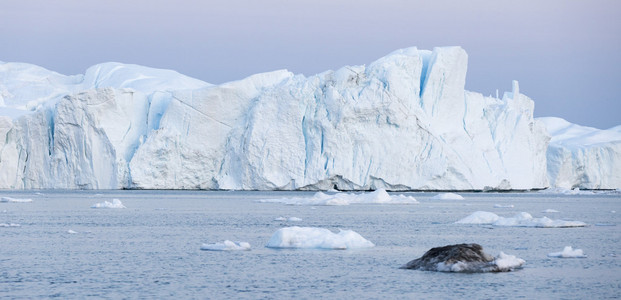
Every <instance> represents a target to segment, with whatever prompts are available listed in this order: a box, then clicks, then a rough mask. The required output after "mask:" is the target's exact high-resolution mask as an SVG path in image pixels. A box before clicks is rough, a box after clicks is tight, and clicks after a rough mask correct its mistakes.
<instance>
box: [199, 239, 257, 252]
mask: <svg viewBox="0 0 621 300" xmlns="http://www.w3.org/2000/svg"><path fill="white" fill-rule="evenodd" d="M250 248H251V247H250V244H249V243H247V242H233V241H229V240H226V241H224V242H222V243H215V244H202V245H201V250H203V251H249V250H250Z"/></svg>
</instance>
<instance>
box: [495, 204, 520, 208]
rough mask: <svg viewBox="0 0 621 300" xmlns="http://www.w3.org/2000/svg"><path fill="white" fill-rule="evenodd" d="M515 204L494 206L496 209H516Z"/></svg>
mask: <svg viewBox="0 0 621 300" xmlns="http://www.w3.org/2000/svg"><path fill="white" fill-rule="evenodd" d="M514 207H515V205H513V204H494V208H514Z"/></svg>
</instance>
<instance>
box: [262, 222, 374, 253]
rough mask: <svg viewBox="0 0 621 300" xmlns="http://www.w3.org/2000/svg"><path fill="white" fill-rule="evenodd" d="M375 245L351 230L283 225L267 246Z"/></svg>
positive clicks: (323, 246) (327, 246) (355, 246)
mask: <svg viewBox="0 0 621 300" xmlns="http://www.w3.org/2000/svg"><path fill="white" fill-rule="evenodd" d="M374 246H375V245H374V244H373V243H372V242H370V241H368V240H367V239H365V238H363V237H362V236H361V235H360V234H358V233H357V232H355V231H352V230H340V231H339V233H333V232H332V231H330V230H328V229H324V228H317V227H297V226H294V227H285V228H281V229H279V230H278V231H276V232H275V233H274V234H273V235H272V238H270V240H269V242H268V243H267V245H266V247H268V248H315V249H356V248H369V247H374Z"/></svg>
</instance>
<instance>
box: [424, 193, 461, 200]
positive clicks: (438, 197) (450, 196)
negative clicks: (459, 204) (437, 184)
mask: <svg viewBox="0 0 621 300" xmlns="http://www.w3.org/2000/svg"><path fill="white" fill-rule="evenodd" d="M431 199H432V200H464V197H463V196H462V195H459V194H455V193H441V194H437V195H435V196H433V197H431Z"/></svg>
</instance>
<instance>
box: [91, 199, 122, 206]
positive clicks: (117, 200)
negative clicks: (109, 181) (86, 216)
mask: <svg viewBox="0 0 621 300" xmlns="http://www.w3.org/2000/svg"><path fill="white" fill-rule="evenodd" d="M91 208H125V205H123V203H121V200H119V199H112V202H108V201H104V202H101V203H95V204H93V206H91Z"/></svg>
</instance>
